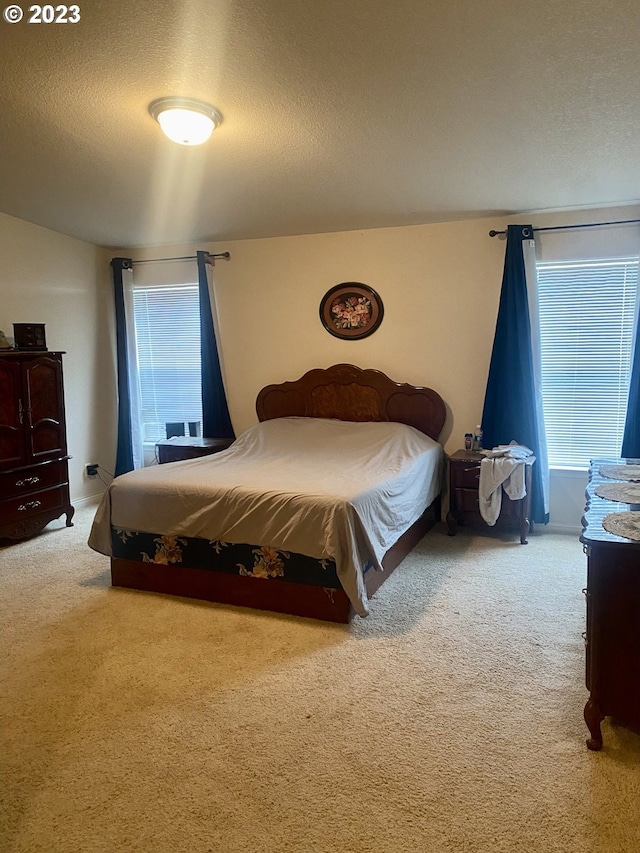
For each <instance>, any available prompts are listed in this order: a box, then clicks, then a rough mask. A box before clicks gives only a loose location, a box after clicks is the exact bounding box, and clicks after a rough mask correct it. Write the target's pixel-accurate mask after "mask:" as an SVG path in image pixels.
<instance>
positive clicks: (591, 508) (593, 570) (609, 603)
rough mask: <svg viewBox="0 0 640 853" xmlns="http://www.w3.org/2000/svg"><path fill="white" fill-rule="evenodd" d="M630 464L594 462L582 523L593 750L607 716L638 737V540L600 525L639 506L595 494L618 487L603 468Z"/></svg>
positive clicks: (587, 719)
mask: <svg viewBox="0 0 640 853" xmlns="http://www.w3.org/2000/svg"><path fill="white" fill-rule="evenodd" d="M627 464H634V465H638V466H639V467H640V459H595V460H593V461H592V462H591V467H590V470H589V484H588V486H587V491H586V509H585V513H584V516H583V518H582V526H583V530H582V535H581V537H580V541H581V542H582V543H583V548H584V552H585V554H586V555H587V586H586V588H585V589H584V590H583V592H584V594H585V595H586V599H587V619H586V627H587V630H586V631H585V634H584V641H585V652H586V685H587V690H588V691H589V699H588V700H587V704H586V705H585V708H584V719H585V722H586V724H587V726H588V728H589V732H590V734H591V737H590V738H589V739H588V740H587V746H588V747H589V749H593V750H598V749H601V748H602V731H601V728H600V724H601V722H602V720H603V719H604V718H605V717H607V716H611V717H612V718H613V719H614V720H615V721H616V722H617V723H619V724H621V725H624V726H627V727H629V728H631V729H632V730H634V731H638V732H640V540H637V539H635V540H634V539H627V538H626V537H623V536H618V535H616V534H614V533H610V532H609V531H607V530H606V529H605V528H604V526H603V523H602V522H603V519H604V518H605V517H606V516H607V515H610V514H611V513H620V512H629V511H631V512H635V511H637V510H640V505H638V504H627V503H622V502H620V501H618V500H606V499H605V498H602V497H600V496H599V495H598V494H596V489H597V488H598V487H599V486H605V485H609V486H610V485H611V484H613V483H614V482H615V480H613V479H611V478H607V477H604V476H603V475H602V474H601V473H600V469H601V468H602V467H603V466H606V465H615V466H617V465H627ZM618 485H621V483H618ZM626 485H629V482H627V483H626ZM635 485H640V483H637V484H635Z"/></svg>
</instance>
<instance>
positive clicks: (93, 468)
mask: <svg viewBox="0 0 640 853" xmlns="http://www.w3.org/2000/svg"><path fill="white" fill-rule="evenodd" d="M99 467H100V466H99V465H98V463H97V462H94V463H93V464H92V465H87V466H86V468H85V471H86V472H87V477H97V476H98V468H99Z"/></svg>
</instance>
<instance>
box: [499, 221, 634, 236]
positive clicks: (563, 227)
mask: <svg viewBox="0 0 640 853" xmlns="http://www.w3.org/2000/svg"><path fill="white" fill-rule="evenodd" d="M634 222H640V219H619V220H618V221H617V222H585V223H584V225H555V226H553V227H549V228H534V229H533V230H534V233H535V232H536V231H566V230H568V229H570V228H599V227H601V226H602V225H631V224H632V223H634ZM506 233H507V232H506V231H489V237H497V236H498V234H506Z"/></svg>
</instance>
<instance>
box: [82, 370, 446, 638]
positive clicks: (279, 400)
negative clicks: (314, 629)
mask: <svg viewBox="0 0 640 853" xmlns="http://www.w3.org/2000/svg"><path fill="white" fill-rule="evenodd" d="M256 412H257V416H258V424H257V425H256V426H255V427H252V428H250V429H249V430H247V431H246V432H245V433H243V434H242V435H241V436H240V437H239V438H238V439H237V440H236V441H235V442H234V443H233V444H232V445H231V447H230V448H229V449H227V450H225V451H223V452H221V453H217V454H214V455H211V456H206V457H202V458H199V459H190V460H185V461H180V462H172V463H168V464H164V465H161V466H152V467H150V468H143V469H140V470H137V471H133V472H130V473H128V474H124V475H122V476H120V477H117V478H116V479H115V480H114V481H113V482H112V484H111V485H110V487H109V489H108V490H107V492H106V493H105V495H104V498H103V500H102V502H101V504H100V506H99V508H98V511H97V512H96V517H95V519H94V523H93V526H92V529H91V534H90V537H89V545H90V546H91V547H92V548H94V550H97V551H99V552H101V553H103V554H106V555H108V556H109V557H110V559H111V579H112V585H113V586H116V587H126V588H129V589H137V590H145V591H151V592H159V593H165V594H169V595H176V596H186V597H190V598H196V599H203V600H208V601H215V602H221V603H226V604H233V605H240V606H247V607H253V608H258V609H262V610H272V611H276V612H281V613H290V614H295V615H299V616H308V617H313V618H317V619H324V620H329V621H334V622H348V621H349V620H350V619H351V618H352V616H353V615H354V614H355V613H357V614H358V615H360V616H366V615H367V613H368V604H367V602H368V599H369V598H371V596H372V595H373V593H374V592H375V591H376V590H377V589H378V588H379V587H380V586H381V584H382V583H383V582H384V581H385V580H386V578H387V577H388V576H389V575H390V574H391V572H392V571H393V570H394V569H395V568H396V567H397V566H398V565H399V564H400V562H401V561H402V560H403V559H404V557H405V556H406V555H407V554H408V553H409V552H410V551H411V550H412V549H413V548H414V547H415V545H416V544H417V543H418V542H419V541H420V539H421V538H422V537H423V536H424V535H425V534H426V533H427V531H428V530H429V529H430V527H431V526H433V524H434V523H435V522H436V521H438V520H439V519H440V494H441V490H442V483H443V473H444V471H443V469H444V452H443V449H442V447H441V445H440V444H439V443H438V438H439V435H440V432H441V430H442V427H443V424H444V420H445V405H444V402H443V400H442V398H441V397H440V395H439V394H438V393H437V392H436V391H434V390H432V389H430V388H423V387H419V386H414V385H409V384H406V383H397V382H394V381H392V380H391V379H390V378H389V377H388V376H386V375H385V374H384V373H382V372H380V371H377V370H363V369H361V368H359V367H356V366H354V365H350V364H338V365H334V366H332V367H330V368H327V369H315V370H310V371H309V372H307V373H305V375H304V376H302V377H301V378H300V379H297V380H295V381H287V382H283V383H280V384H274V385H268V386H266V387H265V388H263V389H262V390H261V391H260V392H259V394H258V396H257V400H256Z"/></svg>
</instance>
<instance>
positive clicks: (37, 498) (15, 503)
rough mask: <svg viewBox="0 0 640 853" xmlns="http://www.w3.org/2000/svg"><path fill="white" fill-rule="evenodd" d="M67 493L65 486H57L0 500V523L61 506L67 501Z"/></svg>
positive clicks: (9, 522)
mask: <svg viewBox="0 0 640 853" xmlns="http://www.w3.org/2000/svg"><path fill="white" fill-rule="evenodd" d="M67 494H68V490H67V487H66V486H57V487H56V488H53V489H45V490H44V491H42V492H34V493H32V494H30V495H24V496H23V497H17V498H9V500H6V501H0V524H11V523H12V522H14V521H20V520H21V519H24V518H29V517H30V516H32V515H38V513H41V512H48V511H49V510H52V509H58V508H59V507H63V506H65V505H66V503H67V502H68V497H67Z"/></svg>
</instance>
